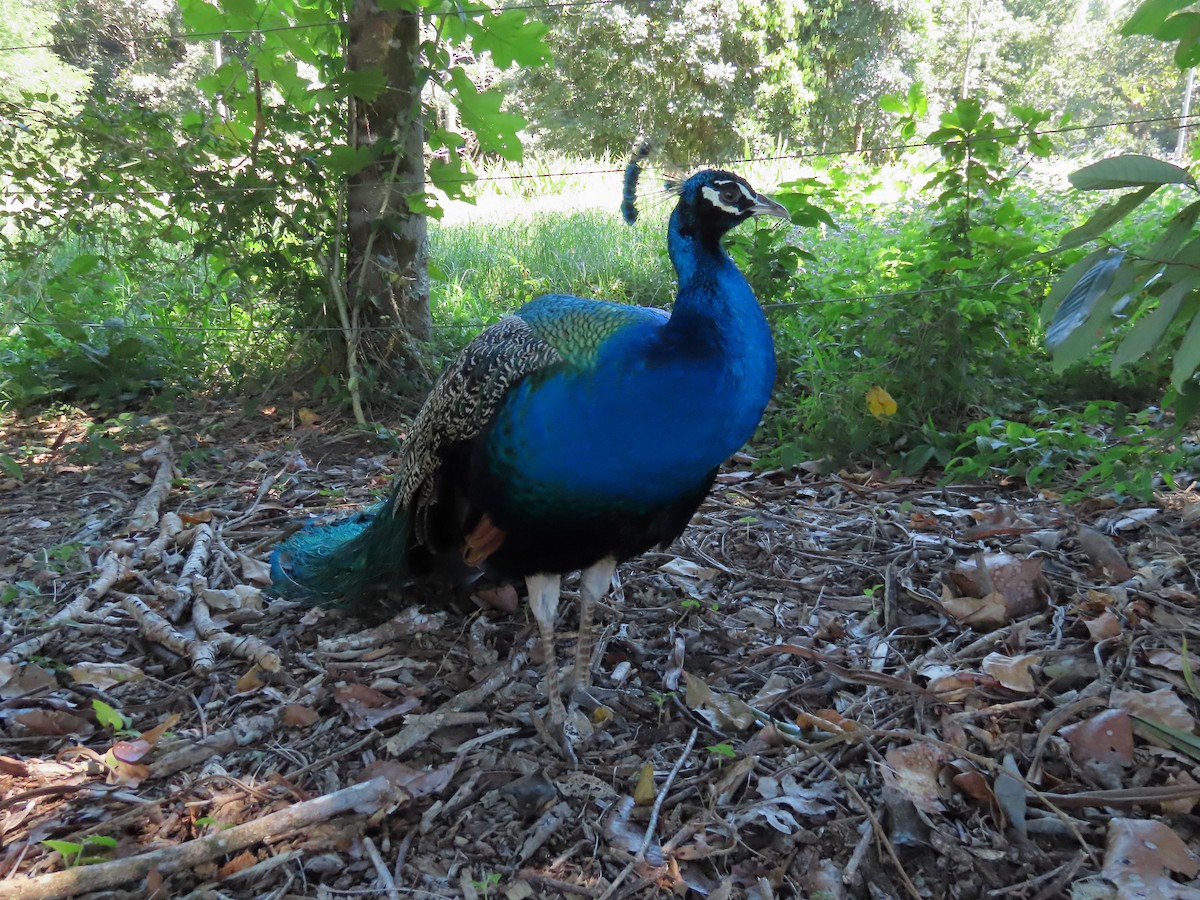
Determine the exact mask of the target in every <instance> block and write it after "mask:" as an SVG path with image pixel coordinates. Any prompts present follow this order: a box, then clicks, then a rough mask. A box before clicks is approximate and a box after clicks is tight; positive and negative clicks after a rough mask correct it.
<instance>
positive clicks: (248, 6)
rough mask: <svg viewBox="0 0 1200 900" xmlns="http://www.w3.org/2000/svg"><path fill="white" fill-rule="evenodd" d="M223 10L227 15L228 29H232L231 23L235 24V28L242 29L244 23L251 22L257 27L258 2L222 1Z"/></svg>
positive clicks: (249, 0) (242, 0)
mask: <svg viewBox="0 0 1200 900" xmlns="http://www.w3.org/2000/svg"><path fill="white" fill-rule="evenodd" d="M220 3H221V9H222V11H223V12H224V13H225V21H226V25H225V27H226V28H229V27H231V25H230V23H234V24H233V27H240V26H241V25H242V24H243V23H246V22H249V23H250V24H251V25H255V24H257V22H258V13H259V10H258V3H257V0H220Z"/></svg>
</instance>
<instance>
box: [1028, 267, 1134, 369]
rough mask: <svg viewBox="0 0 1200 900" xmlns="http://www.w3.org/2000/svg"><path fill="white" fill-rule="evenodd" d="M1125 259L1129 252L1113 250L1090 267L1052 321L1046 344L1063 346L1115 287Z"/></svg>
mask: <svg viewBox="0 0 1200 900" xmlns="http://www.w3.org/2000/svg"><path fill="white" fill-rule="evenodd" d="M1124 261H1125V251H1123V250H1111V251H1109V252H1108V253H1107V254H1106V255H1105V256H1104V258H1103V259H1101V260H1100V261H1099V262H1097V263H1096V264H1095V265H1093V266H1092V267H1091V268H1090V269H1088V270H1087V271H1086V272H1085V273H1084V274H1083V277H1081V278H1080V279H1079V281H1077V282H1076V283H1075V286H1074V287H1072V288H1071V289H1070V291H1069V292H1068V293H1067V295H1066V296H1065V297H1063V300H1062V303H1061V304H1059V307H1058V310H1057V311H1056V312H1055V313H1054V318H1053V319H1051V320H1050V327H1049V328H1047V329H1046V346H1047V347H1048V348H1049V349H1050V350H1055V349H1056V348H1058V347H1059V346H1061V345H1062V343H1063V342H1064V341H1065V340H1066V339H1067V338H1068V337H1069V336H1070V335H1071V333H1072V332H1073V331H1075V330H1076V329H1077V328H1079V326H1080V325H1082V324H1083V323H1084V321H1085V320H1086V319H1088V318H1089V317H1090V316H1091V314H1092V310H1093V309H1094V308H1095V306H1096V301H1097V300H1099V299H1100V298H1101V297H1103V296H1104V295H1105V294H1106V293H1107V292H1108V289H1109V288H1111V287H1112V285H1113V281H1114V280H1115V279H1116V277H1117V270H1118V269H1119V268H1120V267H1121V263H1122V262H1124Z"/></svg>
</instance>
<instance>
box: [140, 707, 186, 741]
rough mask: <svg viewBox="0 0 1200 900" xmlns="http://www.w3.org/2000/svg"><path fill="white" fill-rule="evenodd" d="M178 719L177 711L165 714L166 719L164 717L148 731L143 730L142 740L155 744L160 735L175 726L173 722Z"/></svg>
mask: <svg viewBox="0 0 1200 900" xmlns="http://www.w3.org/2000/svg"><path fill="white" fill-rule="evenodd" d="M178 721H179V713H171V715H169V716H167V718H166V719H164V720H163V721H162V722H159V723H158V724H157V725H155V726H154V727H153V728H151V729H150V730H149V731H143V732H142V740H143V741H145V742H146V743H148V744H151V745H153V744H157V743H158V742H159V740H160V739H161V738H162V736H163V735H164V734H166V733H167V732H168V731H169V730H170V729H171V728H173V727H174V726H175V723H176V722H178Z"/></svg>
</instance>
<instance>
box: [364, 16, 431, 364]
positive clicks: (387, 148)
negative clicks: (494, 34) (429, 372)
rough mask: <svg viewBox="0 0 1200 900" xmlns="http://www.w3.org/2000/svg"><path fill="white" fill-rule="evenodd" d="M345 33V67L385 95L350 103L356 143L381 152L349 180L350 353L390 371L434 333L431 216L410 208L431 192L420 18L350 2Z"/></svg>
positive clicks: (408, 357)
mask: <svg viewBox="0 0 1200 900" xmlns="http://www.w3.org/2000/svg"><path fill="white" fill-rule="evenodd" d="M349 25H350V42H349V47H348V51H349V58H348V63H349V68H350V69H351V71H361V70H364V69H372V68H375V69H378V70H379V71H381V72H382V73H383V76H384V81H385V82H386V85H387V87H386V88H385V89H384V90H383V91H382V92H380V94H379V96H377V97H376V98H375V99H374V100H371V101H366V100H363V99H361V98H354V99H353V100H352V104H351V110H350V114H351V141H352V143H353V145H354V146H355V147H373V148H375V149H376V159H375V161H374V162H373V163H372V164H371V165H369V166H367V167H366V168H365V169H363V170H362V171H361V172H358V173H357V174H355V175H352V176H350V179H349V191H348V197H347V225H348V246H347V258H346V262H347V266H346V297H347V299H348V301H349V305H350V309H351V313H352V316H351V318H352V323H351V324H352V328H351V333H350V334H348V335H347V341H348V343H349V344H350V346H348V347H347V353H348V354H349V355H350V356H354V355H356V353H361V354H362V355H363V356H365V357H367V358H368V359H370V360H373V361H375V362H377V363H383V364H384V368H389V367H391V365H394V364H395V363H396V362H397V361H404V362H412V360H411V357H412V355H413V353H412V341H413V339H416V340H421V341H424V340H428V339H429V337H430V334H431V332H432V320H431V317H430V311H429V273H428V268H427V264H428V258H429V243H428V236H427V233H426V227H425V216H424V215H423V214H419V213H413V212H410V211H409V207H408V203H407V201H406V197H407V196H409V195H412V194H417V195H419V194H421V193H422V192H423V191H424V190H425V159H424V152H425V130H424V126H423V123H422V120H421V89H422V87H423V86H424V74H423V70H422V66H421V17H420V14H419V13H403V12H394V11H387V12H384V13H380V10H379V7H378V6H377V4H376V3H375V0H354V3H353V7H352V10H351V14H350V22H349ZM380 329H383V330H380ZM390 329H395V330H394V331H393V330H390ZM358 345H361V347H360V346H358Z"/></svg>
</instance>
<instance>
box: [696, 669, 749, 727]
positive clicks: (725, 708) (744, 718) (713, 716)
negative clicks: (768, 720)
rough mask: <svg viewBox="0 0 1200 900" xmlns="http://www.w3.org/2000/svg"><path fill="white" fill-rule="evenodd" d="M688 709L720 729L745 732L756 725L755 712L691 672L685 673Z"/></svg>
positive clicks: (731, 695) (736, 698)
mask: <svg viewBox="0 0 1200 900" xmlns="http://www.w3.org/2000/svg"><path fill="white" fill-rule="evenodd" d="M683 682H684V685H685V686H686V691H685V694H684V697H685V700H686V703H687V708H688V709H691V710H695V711H696V712H698V713H700V715H702V716H704V717H705V718H706V719H708V721H709V722H711V723H712V724H713V725H714V726H716V727H717V728H718V729H722V730H724V729H726V728H734V729H737V730H744V729H746V728H750V727H751V726H753V725H754V722H755V720H756V718H757V717H756V716H755V714H754V710H752V709H751V708H750V707H749V706H747V705H746V704H745V703H744V702H743V701H742V700H740V699H739V698H738V697H735V696H734V695H733V694H718V693H716V692H715V691H713V689H712V688H710V687H709V686H708V685H707V684H705V683H704V682H703V681H702V680H701V679H699V678H697V677H696V676H695V675H692V674H691V673H690V672H684V673H683Z"/></svg>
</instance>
